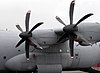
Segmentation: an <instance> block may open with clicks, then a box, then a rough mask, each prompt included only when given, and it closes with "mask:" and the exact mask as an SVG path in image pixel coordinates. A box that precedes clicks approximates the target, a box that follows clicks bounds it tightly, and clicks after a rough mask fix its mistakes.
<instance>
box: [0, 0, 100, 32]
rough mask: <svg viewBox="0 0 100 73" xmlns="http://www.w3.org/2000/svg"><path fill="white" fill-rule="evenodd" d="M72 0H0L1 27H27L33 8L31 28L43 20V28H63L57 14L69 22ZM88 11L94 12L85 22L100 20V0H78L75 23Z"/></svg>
mask: <svg viewBox="0 0 100 73" xmlns="http://www.w3.org/2000/svg"><path fill="white" fill-rule="evenodd" d="M70 2H71V0H0V29H6V28H8V29H9V30H17V29H16V27H15V25H16V24H20V25H21V27H22V28H25V27H24V26H25V24H24V20H25V14H26V12H27V11H28V10H31V11H32V12H31V18H30V28H32V26H34V25H35V24H36V23H38V22H41V21H43V22H44V24H43V25H42V26H40V27H39V29H43V28H62V27H63V25H62V24H60V23H59V22H58V21H57V20H56V19H55V16H56V15H57V16H59V17H61V19H62V20H63V21H64V22H65V23H66V24H68V23H69V5H70ZM87 13H94V15H93V16H91V17H90V18H89V19H87V20H85V21H84V22H100V0H76V4H75V11H74V23H76V22H77V21H78V20H79V19H80V18H81V17H82V16H84V15H85V14H87Z"/></svg>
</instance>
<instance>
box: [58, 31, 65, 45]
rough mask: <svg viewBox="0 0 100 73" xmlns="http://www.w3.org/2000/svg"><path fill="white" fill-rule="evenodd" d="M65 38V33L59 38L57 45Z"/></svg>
mask: <svg viewBox="0 0 100 73" xmlns="http://www.w3.org/2000/svg"><path fill="white" fill-rule="evenodd" d="M66 37H67V34H66V33H65V34H63V35H62V36H61V37H60V39H59V40H58V41H57V43H59V42H60V41H62V40H63V39H64V38H66Z"/></svg>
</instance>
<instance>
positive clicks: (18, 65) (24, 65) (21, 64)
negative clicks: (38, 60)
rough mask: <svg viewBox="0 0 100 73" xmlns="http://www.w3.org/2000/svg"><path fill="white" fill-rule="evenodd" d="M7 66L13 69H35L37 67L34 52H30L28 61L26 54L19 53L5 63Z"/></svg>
mask: <svg viewBox="0 0 100 73" xmlns="http://www.w3.org/2000/svg"><path fill="white" fill-rule="evenodd" d="M5 67H6V68H7V69H9V70H11V71H34V70H35V69H36V65H35V58H34V54H32V53H30V60H29V61H27V60H26V57H25V54H20V55H17V56H15V57H13V58H11V59H9V60H8V61H7V62H6V63H5Z"/></svg>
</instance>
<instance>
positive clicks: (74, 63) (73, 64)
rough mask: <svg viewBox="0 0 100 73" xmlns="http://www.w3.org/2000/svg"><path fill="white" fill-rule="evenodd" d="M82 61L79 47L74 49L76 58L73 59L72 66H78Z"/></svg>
mask: <svg viewBox="0 0 100 73" xmlns="http://www.w3.org/2000/svg"><path fill="white" fill-rule="evenodd" d="M79 61H80V54H79V49H75V50H74V59H72V67H73V68H74V67H78V65H79Z"/></svg>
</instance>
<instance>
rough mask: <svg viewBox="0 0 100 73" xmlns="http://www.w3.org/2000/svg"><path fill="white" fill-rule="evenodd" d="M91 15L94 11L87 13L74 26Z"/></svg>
mask: <svg viewBox="0 0 100 73" xmlns="http://www.w3.org/2000/svg"><path fill="white" fill-rule="evenodd" d="M91 15H93V13H89V14H87V15H85V16H84V17H82V18H81V19H80V20H79V21H78V22H77V23H76V24H75V26H74V27H76V26H77V25H78V24H79V23H81V22H82V21H84V20H85V19H87V18H88V17H90V16H91Z"/></svg>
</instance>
